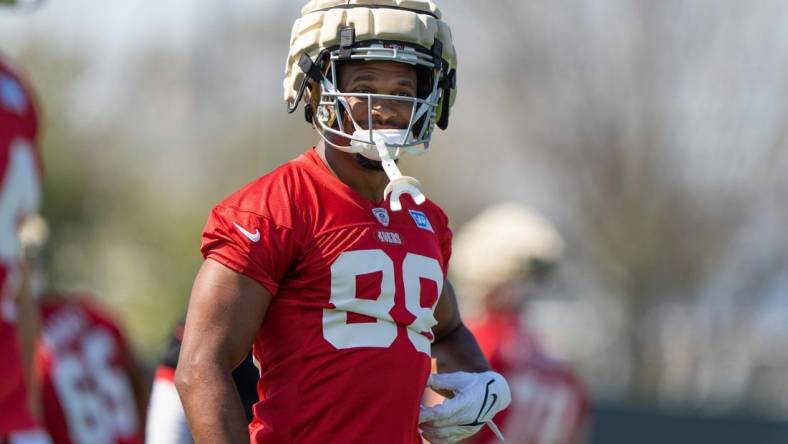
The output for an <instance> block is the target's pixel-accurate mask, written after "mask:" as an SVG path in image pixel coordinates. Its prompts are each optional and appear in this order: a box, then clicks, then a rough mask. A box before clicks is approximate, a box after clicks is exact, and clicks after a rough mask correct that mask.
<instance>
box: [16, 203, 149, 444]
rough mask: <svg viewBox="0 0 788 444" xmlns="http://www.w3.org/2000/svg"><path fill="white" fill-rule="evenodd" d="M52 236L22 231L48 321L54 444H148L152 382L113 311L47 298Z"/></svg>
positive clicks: (28, 228)
mask: <svg viewBox="0 0 788 444" xmlns="http://www.w3.org/2000/svg"><path fill="white" fill-rule="evenodd" d="M48 237H49V228H48V226H47V223H46V222H45V221H44V219H42V218H41V217H33V218H29V219H28V220H27V221H26V222H25V224H24V225H23V226H22V228H21V229H20V238H21V241H22V245H23V247H24V256H25V259H26V262H27V264H28V267H29V269H30V283H31V286H30V287H31V293H32V295H33V298H34V300H35V301H36V302H37V305H38V307H39V310H40V313H41V339H40V341H39V342H38V349H37V356H36V358H37V361H38V365H37V369H38V374H37V380H39V381H40V384H41V405H42V407H43V422H44V425H45V426H46V428H47V430H48V431H49V433H50V434H51V436H52V441H53V442H54V443H55V444H61V443H62V444H141V443H142V437H143V435H142V433H143V432H142V430H143V423H142V418H144V417H143V416H142V414H143V413H144V411H145V408H146V398H147V394H148V388H149V385H148V380H147V378H146V376H145V373H144V372H143V370H142V367H141V366H140V365H139V364H138V362H137V360H136V359H135V358H134V355H133V353H132V351H131V348H130V347H129V345H128V344H127V342H126V339H125V337H124V335H123V333H122V331H121V329H120V328H119V327H118V323H117V322H116V321H115V320H114V318H113V316H111V315H110V314H109V310H107V309H106V308H104V307H102V306H101V304H99V303H98V301H97V300H96V299H95V298H94V297H92V296H90V295H87V294H65V293H58V292H51V291H47V285H46V282H47V279H46V269H47V267H46V265H47V258H48V254H47V250H48V249H47V247H46V245H47V240H48Z"/></svg>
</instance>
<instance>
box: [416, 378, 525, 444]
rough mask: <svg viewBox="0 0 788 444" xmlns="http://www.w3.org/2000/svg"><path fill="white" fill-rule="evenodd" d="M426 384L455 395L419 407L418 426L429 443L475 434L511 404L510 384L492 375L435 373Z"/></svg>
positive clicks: (433, 443) (448, 442)
mask: <svg viewBox="0 0 788 444" xmlns="http://www.w3.org/2000/svg"><path fill="white" fill-rule="evenodd" d="M427 385H428V386H429V387H431V388H433V389H436V390H443V391H446V390H448V391H451V392H453V393H454V397H453V398H451V399H446V400H445V401H443V402H442V403H441V404H438V405H436V406H433V407H424V406H421V411H420V414H419V426H420V427H421V430H422V434H423V435H424V438H426V439H427V440H428V441H429V442H430V443H431V444H450V443H454V442H457V441H460V440H463V439H465V438H467V437H469V436H472V435H474V434H475V433H476V432H478V431H479V430H480V429H481V428H482V426H483V425H484V424H485V423H487V422H492V418H493V416H495V414H496V413H498V412H500V411H501V410H503V409H505V408H506V407H507V406H508V405H509V403H510V402H511V401H512V395H511V393H510V392H509V384H507V383H506V380H505V379H504V378H503V376H501V375H499V374H498V373H495V372H484V373H466V372H455V373H438V374H434V375H431V376H430V379H429V380H428V381H427ZM492 427H494V426H492ZM494 430H497V429H494Z"/></svg>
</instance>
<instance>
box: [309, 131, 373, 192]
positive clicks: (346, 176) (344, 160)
mask: <svg viewBox="0 0 788 444" xmlns="http://www.w3.org/2000/svg"><path fill="white" fill-rule="evenodd" d="M316 149H317V153H318V155H319V156H320V158H321V159H323V162H325V164H326V166H327V167H328V169H329V170H331V172H332V173H334V175H335V176H337V178H338V179H339V180H341V181H342V182H343V183H344V184H345V185H347V186H348V187H350V188H351V189H352V190H353V191H355V192H357V193H359V194H361V195H362V196H364V197H366V198H367V199H369V200H371V201H373V202H378V201H381V200H383V190H385V188H386V185H388V183H389V179H388V177H386V173H384V172H383V171H375V170H370V169H367V168H364V167H363V166H361V165H359V163H358V161H357V160H356V157H355V155H353V154H350V153H345V152H343V151H340V150H337V149H331V148H327V147H326V145H325V143H324V142H322V141H321V142H320V144H318V146H317V148H316Z"/></svg>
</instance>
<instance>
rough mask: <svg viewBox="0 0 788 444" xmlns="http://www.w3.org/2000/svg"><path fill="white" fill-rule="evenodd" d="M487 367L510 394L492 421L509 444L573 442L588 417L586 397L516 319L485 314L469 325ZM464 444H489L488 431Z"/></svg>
mask: <svg viewBox="0 0 788 444" xmlns="http://www.w3.org/2000/svg"><path fill="white" fill-rule="evenodd" d="M470 328H471V331H473V334H474V336H476V339H477V340H478V341H479V346H480V347H481V349H482V351H483V352H484V355H485V356H486V357H487V359H488V360H489V361H490V366H492V368H493V369H494V370H495V371H497V372H499V373H501V374H502V375H504V377H506V380H507V381H508V382H509V387H510V388H511V391H512V403H511V404H510V405H509V408H507V409H506V410H504V411H502V412H500V413H498V414H497V415H496V416H495V422H496V424H498V426H499V427H500V429H501V431H502V432H503V435H504V437H506V442H507V443H511V444H570V443H576V442H578V438H579V436H580V434H581V432H582V429H583V426H584V424H585V422H586V420H587V415H588V397H587V394H586V391H585V388H584V387H583V385H582V383H581V382H580V380H579V379H577V377H576V376H575V374H574V372H573V371H572V369H571V368H570V367H569V366H568V365H566V364H565V363H563V362H560V361H556V360H555V359H551V358H549V357H548V356H547V355H546V354H545V353H544V352H543V351H542V350H541V347H540V346H539V345H538V344H537V342H536V337H535V336H534V334H533V333H531V332H530V331H529V330H528V328H527V327H526V325H525V324H524V323H523V321H521V320H520V319H519V316H517V315H514V316H512V315H503V314H501V315H489V316H488V317H486V318H485V319H484V320H483V321H482V322H480V323H478V324H475V325H474V324H472V325H471V326H470ZM463 442H464V443H467V444H471V443H472V444H494V443H497V442H498V439H497V438H496V437H495V435H494V434H493V433H492V432H491V431H490V430H489V429H488V428H487V427H483V428H482V430H481V431H480V432H479V433H478V434H477V435H475V436H474V437H473V438H470V439H469V440H467V441H463Z"/></svg>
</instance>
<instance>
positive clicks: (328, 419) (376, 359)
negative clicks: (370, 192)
mask: <svg viewBox="0 0 788 444" xmlns="http://www.w3.org/2000/svg"><path fill="white" fill-rule="evenodd" d="M403 206H404V208H403V210H402V211H400V212H392V211H390V210H389V209H388V202H385V201H384V202H377V203H375V202H371V201H369V200H367V199H365V198H364V197H362V196H361V195H360V194H358V193H356V192H355V191H353V190H352V189H350V188H349V187H348V186H347V185H345V184H344V183H342V182H341V181H340V180H339V179H337V178H336V177H335V176H334V175H333V174H332V173H331V172H330V171H329V170H328V168H327V167H326V166H325V164H324V163H323V161H322V160H321V159H320V157H319V156H318V155H317V153H316V152H315V150H314V149H313V150H310V151H308V152H307V153H306V154H304V155H302V156H300V157H298V158H297V159H295V160H293V161H290V162H288V163H286V164H285V165H283V166H281V167H280V168H278V169H276V170H275V171H273V172H271V173H270V174H268V175H266V176H263V177H262V178H260V179H257V180H255V181H254V182H252V183H250V184H249V185H247V186H245V187H244V188H242V189H241V190H240V191H238V192H236V193H235V194H233V195H231V196H230V197H229V198H227V199H226V200H224V201H223V202H222V203H220V204H219V205H217V206H216V207H215V208H214V209H213V211H212V213H211V215H210V218H209V220H208V224H207V227H206V229H205V232H204V233H203V245H202V252H203V255H204V256H205V257H206V258H210V259H213V260H216V261H218V262H220V263H222V264H224V265H225V266H227V267H229V268H230V269H233V270H235V271H237V272H239V273H243V274H244V275H247V276H249V277H251V278H253V279H255V280H256V281H257V282H259V283H260V284H261V285H262V286H263V287H264V288H266V289H267V290H268V291H269V292H270V293H271V295H272V296H273V300H272V302H271V305H270V306H269V308H268V311H267V314H266V316H265V321H264V322H263V324H262V325H261V326H260V329H259V331H258V333H257V337H256V339H255V342H254V355H255V357H256V359H257V360H258V361H259V362H260V365H261V378H260V381H259V383H258V394H259V396H260V399H261V401H260V402H258V403H257V404H256V405H255V406H254V420H253V422H252V424H251V425H250V434H251V442H253V443H265V444H284V443H294V442H297V443H300V444H311V443H326V442H337V443H339V442H341V443H343V444H352V443H376V444H415V443H420V442H421V438H420V437H419V432H418V424H417V423H418V415H419V403H420V400H421V398H422V394H423V392H424V388H425V384H426V381H427V377H428V376H429V372H430V344H431V340H432V332H431V328H432V327H433V326H434V325H435V324H436V320H435V318H434V316H433V310H434V307H435V304H436V303H437V300H438V297H439V295H440V293H441V289H442V288H443V284H444V279H445V275H446V268H447V266H448V262H449V256H450V248H451V247H450V244H451V232H450V231H449V228H448V225H447V223H448V221H447V218H446V215H445V214H444V213H443V211H442V210H441V209H440V208H439V207H438V206H437V205H435V204H433V203H432V202H429V201H428V202H426V203H425V204H423V205H420V206H417V205H415V204H414V203H413V201H412V200H410V199H409V196H406V197H405V199H404V202H403Z"/></svg>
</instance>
